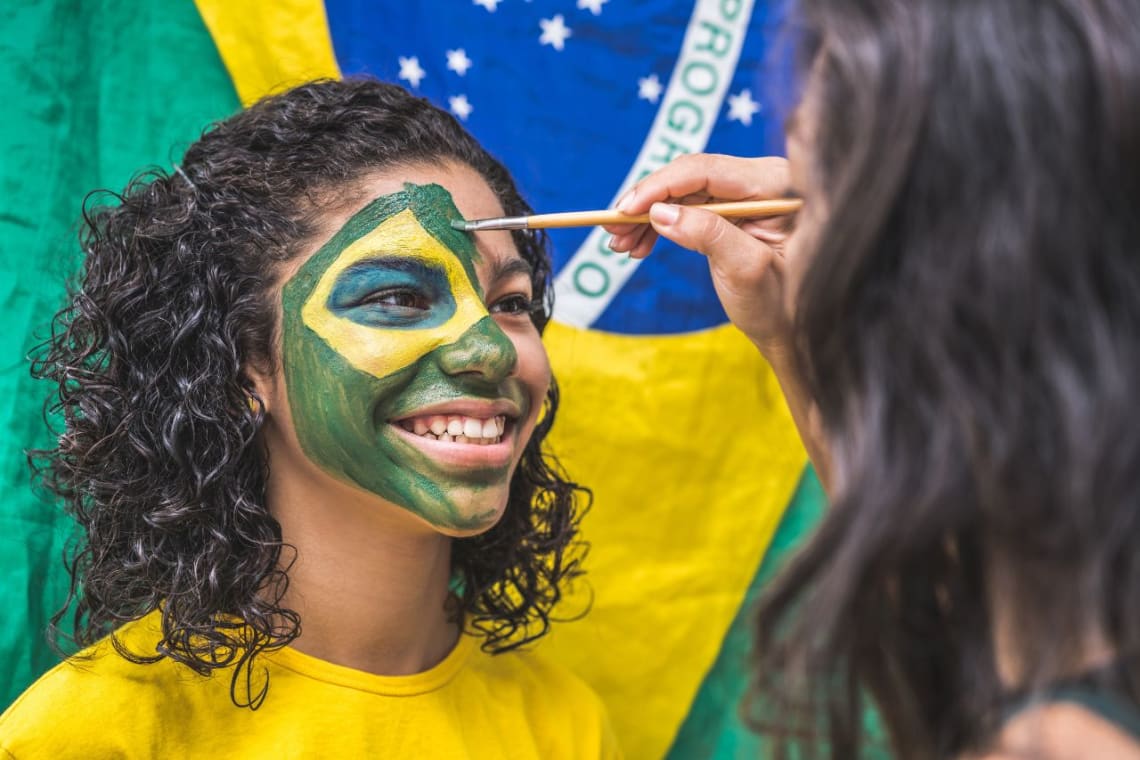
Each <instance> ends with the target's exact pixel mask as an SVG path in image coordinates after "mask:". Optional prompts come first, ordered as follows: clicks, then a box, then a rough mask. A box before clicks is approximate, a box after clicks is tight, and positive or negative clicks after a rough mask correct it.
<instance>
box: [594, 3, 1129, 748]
mask: <svg viewBox="0 0 1140 760" xmlns="http://www.w3.org/2000/svg"><path fill="white" fill-rule="evenodd" d="M799 19H800V21H801V22H802V25H803V26H802V27H801V28H800V29H799V30H798V31H799V32H800V33H801V34H802V36H801V37H800V39H799V42H800V45H801V47H800V50H801V53H802V60H803V67H802V71H803V81H804V87H803V90H802V100H801V103H800V104H799V106H798V108H797V109H796V111H795V114H794V118H793V120H792V121H791V124H790V127H789V133H788V161H787V162H785V161H784V160H783V159H774V158H773V159H739V158H731V157H727V156H694V157H688V158H685V159H681V160H678V161H677V162H675V163H674V164H672V165H670V166H669V167H666V168H665V169H663V170H661V171H660V172H659V173H657V174H656V175H653V176H651V177H649V178H647V179H646V180H644V181H643V182H642V183H641V184H640V185H639V186H638V187H636V188H635V190H634V192H633V195H632V197H630V198H626V199H624V203H623V204H621V207H622V208H623V210H626V211H627V212H630V213H640V212H644V211H646V210H649V209H650V206H651V204H655V205H653V206H652V209H653V210H652V220H653V228H654V229H652V230H650V229H648V228H645V227H637V228H634V227H615V228H612V229H611V231H612V232H613V233H615V240H614V241H613V247H614V248H615V249H617V250H624V251H631V252H632V253H633V255H635V256H644V255H646V254H647V253H648V252H649V249H650V248H651V246H652V244H653V240H654V237H655V235H656V234H657V233H660V234H663V235H666V236H668V237H670V238H672V239H674V240H676V241H678V242H680V243H681V244H683V245H687V246H689V247H692V248H696V249H699V250H701V251H702V252H704V253H705V254H706V255H707V256H708V258H709V263H710V267H711V270H712V274H713V277H714V279H715V281H716V284H717V287H718V292H719V293H720V295H721V298H722V300H723V302H724V305H725V307H726V310H727V311H728V314H729V316H730V317H731V318H732V320H733V321H734V322H735V323H736V324H737V325H738V326H739V327H740V328H741V329H743V330H744V331H745V332H746V333H747V334H748V335H749V336H750V337H751V338H752V339H753V341H754V342H755V343H756V345H757V346H758V347H759V349H760V350H761V351H762V352H763V353H764V354H765V356H766V357H767V358H768V359H769V360H770V362H771V363H772V365H773V367H774V368H775V369H776V371H777V373H778V374H779V376H780V378H781V382H782V384H783V387H784V389H785V391H786V396H787V398H788V401H789V405H790V407H791V409H792V411H793V414H794V416H795V417H796V419H797V422H798V423H799V426H800V428H801V431H802V432H803V433H804V438H805V441H806V443H807V445H808V448H809V450H810V452H811V454H812V457H813V459H814V461H815V463H816V466H817V468H818V469H819V471H820V472H821V474H822V475H823V476H824V480H825V482H826V485H827V486H828V490H829V493H830V496H831V499H832V502H833V506H832V509H831V511H830V513H829V515H828V517H827V518H826V520H825V521H824V523H823V524H822V526H821V527H820V529H819V530H818V532H817V533H816V535H815V536H814V538H813V539H812V540H811V541H810V543H809V544H807V545H806V546H805V547H804V548H803V550H802V552H801V553H800V554H799V555H798V556H797V558H796V559H795V560H794V561H793V562H792V563H791V565H790V566H789V567H787V568H786V569H785V572H784V573H783V575H782V577H781V578H780V579H779V580H778V581H777V582H776V583H775V585H774V587H773V588H771V589H770V591H769V593H768V594H767V596H766V598H765V599H764V601H763V603H762V604H761V606H760V609H759V612H758V618H757V628H756V630H757V637H756V642H755V650H756V658H757V664H758V678H757V681H756V683H755V687H754V690H753V698H752V699H751V700H750V702H749V705H748V707H749V708H750V709H749V714H750V716H751V717H752V718H753V719H754V720H755V721H756V723H757V725H758V726H759V727H761V728H762V730H764V731H765V732H766V733H771V734H773V735H776V736H779V735H781V734H782V735H783V737H784V739H785V740H787V738H788V737H789V736H792V735H796V736H801V737H802V736H808V737H813V738H814V739H816V740H818V741H819V742H820V743H822V744H825V745H826V746H827V747H828V750H827V752H826V753H825V754H829V755H830V756H831V757H835V758H849V757H857V756H859V755H860V754H861V744H862V739H861V727H862V715H863V706H864V700H866V699H867V698H868V697H869V698H870V699H871V700H872V701H873V703H874V705H875V706H876V707H877V708H878V710H879V711H880V713H881V715H882V717H883V719H884V722H885V724H886V728H887V730H888V734H889V737H890V739H891V743H892V745H893V748H894V751H895V754H896V756H897V757H899V758H906V760H913V759H915V758H920V759H922V758H963V757H978V756H986V757H991V758H999V757H1000V758H1014V757H1017V758H1024V757H1033V758H1057V759H1060V758H1097V759H1103V758H1136V757H1140V403H1138V401H1137V394H1138V392H1140V2H1138V1H1137V0H996V1H995V0H963V1H960V2H946V0H912V1H910V2H900V0H802V2H800V3H799ZM789 188H790V189H791V190H792V191H794V192H798V193H799V194H800V195H802V197H803V199H804V207H803V210H802V211H801V212H800V214H799V215H798V216H799V218H798V219H797V220H796V221H795V228H794V230H793V231H791V232H789V231H788V230H787V229H786V228H784V227H782V226H781V224H783V223H786V221H787V220H783V222H781V221H772V220H768V221H764V222H762V223H757V222H751V223H747V224H744V225H742V226H740V227H737V226H733V225H731V224H728V223H727V222H724V221H723V220H720V219H718V218H716V217H714V216H712V215H710V214H707V213H705V212H701V211H699V210H696V209H686V208H684V203H685V202H689V201H691V200H694V199H701V200H704V199H706V198H719V199H725V200H737V199H743V198H751V197H757V198H764V197H778V196H780V195H783V194H784V193H786V192H788V190H789ZM659 201H673V203H659Z"/></svg>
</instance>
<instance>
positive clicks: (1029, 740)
mask: <svg viewBox="0 0 1140 760" xmlns="http://www.w3.org/2000/svg"><path fill="white" fill-rule="evenodd" d="M1109 757H1111V758H1114V760H1140V743H1137V741H1136V739H1135V738H1134V737H1132V736H1130V735H1129V734H1127V733H1125V732H1124V731H1123V730H1121V728H1120V727H1118V726H1116V725H1114V724H1113V723H1110V722H1109V721H1107V720H1105V719H1104V718H1102V717H1101V716H1099V715H1097V714H1096V713H1094V712H1092V711H1091V710H1089V709H1087V708H1085V707H1082V706H1081V705H1079V704H1076V703H1072V702H1052V703H1050V704H1047V705H1042V706H1041V707H1036V708H1033V709H1029V710H1025V711H1024V712H1021V713H1019V714H1018V715H1017V716H1016V717H1014V718H1013V719H1012V720H1010V721H1009V722H1008V723H1007V724H1006V725H1005V727H1004V728H1003V729H1002V731H1001V733H1000V734H999V735H998V738H997V741H996V742H995V743H994V747H993V750H992V751H990V752H989V753H988V754H984V755H980V756H975V757H972V758H967V759H966V760H1026V759H1027V758H1032V759H1033V760H1101V759H1102V758H1109Z"/></svg>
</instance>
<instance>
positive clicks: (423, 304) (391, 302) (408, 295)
mask: <svg viewBox="0 0 1140 760" xmlns="http://www.w3.org/2000/svg"><path fill="white" fill-rule="evenodd" d="M357 305H358V306H383V307H389V308H397V309H416V310H419V311H427V310H428V309H429V308H431V304H430V303H429V302H428V299H427V298H426V297H424V295H423V294H422V293H417V292H416V291H414V290H381V291H378V292H376V293H370V294H368V295H367V296H365V297H364V298H362V299H361V300H360V303H359V304H357Z"/></svg>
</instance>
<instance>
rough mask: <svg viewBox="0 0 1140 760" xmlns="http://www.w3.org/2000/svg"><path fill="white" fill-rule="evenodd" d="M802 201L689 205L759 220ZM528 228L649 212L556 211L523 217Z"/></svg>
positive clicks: (643, 218)
mask: <svg viewBox="0 0 1140 760" xmlns="http://www.w3.org/2000/svg"><path fill="white" fill-rule="evenodd" d="M802 205H803V201H801V200H799V199H798V198H780V199H777V200H769V201H734V202H730V203H698V204H694V205H692V206H689V208H701V209H705V210H706V211H711V212H713V213H714V214H718V215H720V216H723V217H726V218H729V219H741V218H744V219H760V218H762V217H766V216H783V215H785V214H794V213H795V212H797V211H799V210H800V206H802ZM526 220H527V226H528V227H530V228H531V229H539V228H550V227H596V226H600V225H607V224H648V223H649V214H638V215H637V216H627V215H625V214H623V213H621V212H620V211H615V210H613V209H607V210H604V211H564V212H562V213H558V214H535V215H534V216H528V217H527V218H526Z"/></svg>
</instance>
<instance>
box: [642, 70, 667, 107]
mask: <svg viewBox="0 0 1140 760" xmlns="http://www.w3.org/2000/svg"><path fill="white" fill-rule="evenodd" d="M637 97H639V98H641V99H642V100H648V101H649V102H650V103H656V102H657V99H658V98H659V97H661V80H660V79H658V78H657V75H656V74H650V75H649V76H647V77H642V78H641V79H638V80H637Z"/></svg>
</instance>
